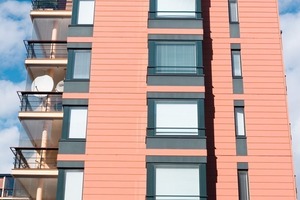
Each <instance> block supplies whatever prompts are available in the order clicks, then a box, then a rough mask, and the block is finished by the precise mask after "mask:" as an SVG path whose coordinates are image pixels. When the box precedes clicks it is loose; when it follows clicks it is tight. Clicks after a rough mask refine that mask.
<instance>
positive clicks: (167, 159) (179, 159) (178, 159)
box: [146, 156, 207, 163]
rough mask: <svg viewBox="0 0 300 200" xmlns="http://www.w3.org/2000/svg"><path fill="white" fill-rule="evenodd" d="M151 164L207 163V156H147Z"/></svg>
mask: <svg viewBox="0 0 300 200" xmlns="http://www.w3.org/2000/svg"><path fill="white" fill-rule="evenodd" d="M146 162H151V163H206V162H207V157H206V156H146Z"/></svg>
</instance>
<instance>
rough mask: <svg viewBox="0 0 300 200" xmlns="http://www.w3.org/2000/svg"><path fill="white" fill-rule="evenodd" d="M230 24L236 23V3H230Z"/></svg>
mask: <svg viewBox="0 0 300 200" xmlns="http://www.w3.org/2000/svg"><path fill="white" fill-rule="evenodd" d="M229 5H230V22H238V21H239V20H238V10H237V9H238V7H237V2H230V4H229Z"/></svg>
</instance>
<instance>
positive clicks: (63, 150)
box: [58, 139, 86, 154]
mask: <svg viewBox="0 0 300 200" xmlns="http://www.w3.org/2000/svg"><path fill="white" fill-rule="evenodd" d="M58 146H59V149H58V153H59V154H85V147H86V141H85V140H84V139H62V140H60V141H59V143H58Z"/></svg>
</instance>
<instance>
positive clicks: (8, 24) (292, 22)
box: [0, 0, 300, 189]
mask: <svg viewBox="0 0 300 200" xmlns="http://www.w3.org/2000/svg"><path fill="white" fill-rule="evenodd" d="M278 2H279V11H280V24H281V30H282V40H283V51H284V63H285V68H286V76H287V86H288V104H289V115H290V121H291V130H292V138H293V154H294V164H295V173H296V175H297V183H298V188H299V189H300V146H299V144H300V106H299V105H300V90H299V88H298V87H299V86H300V59H299V57H300V0H278ZM16 8H17V9H16ZM30 9H31V4H30V2H29V1H26V0H23V1H17V0H0V94H1V98H0V138H1V139H0V152H1V153H0V161H1V163H0V173H9V172H10V169H11V168H12V163H13V154H12V153H11V151H10V148H9V147H13V146H18V139H19V135H20V132H22V129H21V126H20V123H19V121H18V118H17V113H18V111H19V105H20V104H19V99H18V96H17V93H16V91H22V90H24V88H25V79H26V71H25V68H24V65H23V63H24V59H25V47H24V44H23V40H24V39H30V37H31V34H32V30H31V27H32V23H31V20H30V17H29V10H30ZM8 155H10V156H8Z"/></svg>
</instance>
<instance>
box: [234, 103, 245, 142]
mask: <svg viewBox="0 0 300 200" xmlns="http://www.w3.org/2000/svg"><path fill="white" fill-rule="evenodd" d="M234 118H235V133H236V136H237V137H238V136H242V137H245V136H246V130H245V116H244V107H239V106H236V107H234Z"/></svg>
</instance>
